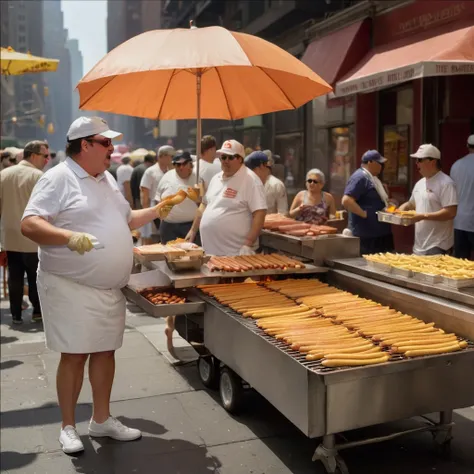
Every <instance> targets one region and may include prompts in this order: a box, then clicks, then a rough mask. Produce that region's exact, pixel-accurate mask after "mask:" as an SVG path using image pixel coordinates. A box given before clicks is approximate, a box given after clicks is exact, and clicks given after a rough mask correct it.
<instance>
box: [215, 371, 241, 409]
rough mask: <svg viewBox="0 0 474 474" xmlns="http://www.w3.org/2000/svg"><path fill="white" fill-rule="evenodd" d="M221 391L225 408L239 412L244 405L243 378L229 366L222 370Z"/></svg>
mask: <svg viewBox="0 0 474 474" xmlns="http://www.w3.org/2000/svg"><path fill="white" fill-rule="evenodd" d="M219 393H220V395H221V401H222V405H223V406H224V408H225V409H226V410H227V411H228V412H229V413H234V414H235V413H237V412H238V411H239V409H240V407H241V406H242V402H243V397H244V389H243V386H242V379H241V378H240V377H239V376H238V375H237V374H236V373H235V372H234V371H232V370H231V369H229V368H228V367H224V368H223V369H222V371H221V377H220V380H219Z"/></svg>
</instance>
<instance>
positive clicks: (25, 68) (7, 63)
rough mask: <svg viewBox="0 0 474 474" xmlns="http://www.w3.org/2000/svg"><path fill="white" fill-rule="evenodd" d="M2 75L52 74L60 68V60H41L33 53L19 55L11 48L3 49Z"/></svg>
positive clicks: (1, 54)
mask: <svg viewBox="0 0 474 474" xmlns="http://www.w3.org/2000/svg"><path fill="white" fill-rule="evenodd" d="M0 57H1V67H2V75H5V76H18V75H21V74H28V73H35V72H52V71H56V69H57V68H58V64H59V60H58V59H49V58H41V57H39V56H33V55H32V54H31V53H17V52H16V51H15V50H14V49H13V48H11V47H10V46H9V47H8V48H1V52H0Z"/></svg>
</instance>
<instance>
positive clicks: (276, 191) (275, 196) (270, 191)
mask: <svg viewBox="0 0 474 474" xmlns="http://www.w3.org/2000/svg"><path fill="white" fill-rule="evenodd" d="M263 153H264V154H265V156H266V157H267V158H268V162H267V167H268V170H269V173H268V176H267V179H266V180H265V181H264V183H263V186H264V189H265V197H266V199H267V207H268V209H267V214H275V213H278V214H283V215H287V214H288V195H287V193H286V187H285V184H284V183H283V181H281V180H280V179H278V178H277V177H276V176H274V175H273V167H274V166H275V159H274V158H273V156H274V155H273V154H272V152H271V151H270V150H264V151H263Z"/></svg>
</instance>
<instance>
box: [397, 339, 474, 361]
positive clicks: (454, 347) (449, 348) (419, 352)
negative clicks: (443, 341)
mask: <svg viewBox="0 0 474 474" xmlns="http://www.w3.org/2000/svg"><path fill="white" fill-rule="evenodd" d="M464 342H465V341H464ZM466 346H467V342H465V344H462V343H461V342H460V343H456V344H450V345H446V346H444V347H438V348H437V349H429V348H426V347H425V348H423V349H415V350H410V351H407V352H405V355H406V356H407V357H420V356H426V355H435V354H444V353H448V352H455V351H460V350H461V349H464V348H465V347H466Z"/></svg>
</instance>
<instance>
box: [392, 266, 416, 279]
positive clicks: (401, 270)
mask: <svg viewBox="0 0 474 474" xmlns="http://www.w3.org/2000/svg"><path fill="white" fill-rule="evenodd" d="M392 273H393V274H394V275H397V276H402V277H405V278H412V277H413V271H412V270H407V269H406V268H397V267H392Z"/></svg>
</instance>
